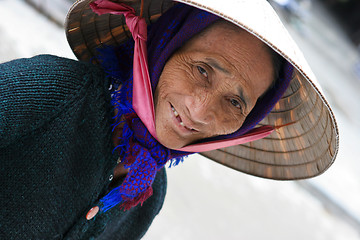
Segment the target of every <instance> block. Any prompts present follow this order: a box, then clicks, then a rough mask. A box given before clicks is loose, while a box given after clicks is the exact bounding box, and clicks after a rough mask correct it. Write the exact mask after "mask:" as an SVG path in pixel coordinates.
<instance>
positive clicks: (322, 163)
mask: <svg viewBox="0 0 360 240" xmlns="http://www.w3.org/2000/svg"><path fill="white" fill-rule="evenodd" d="M177 1H178V2H182V3H184V4H188V5H191V6H194V7H197V8H200V9H203V10H206V11H208V12H211V13H213V14H216V15H218V16H220V17H222V18H224V19H226V20H228V21H230V22H232V23H234V24H235V25H237V26H239V27H241V28H243V29H245V30H247V31H248V32H249V33H251V34H253V35H255V36H256V37H258V38H259V39H260V40H262V41H263V42H264V43H265V44H267V45H269V46H270V47H271V48H272V49H273V50H274V51H276V52H277V53H279V54H280V55H281V56H282V57H284V59H286V60H287V61H288V62H289V63H290V64H292V65H293V66H294V73H293V78H292V80H291V82H290V86H289V87H288V89H287V90H286V92H285V94H284V96H283V97H282V98H281V99H280V101H279V102H278V103H277V104H276V105H275V107H274V108H273V109H272V111H271V112H270V113H269V115H268V116H267V117H265V119H263V120H262V121H261V122H260V124H259V125H271V126H282V125H285V126H283V127H281V128H279V129H277V130H276V131H275V132H273V133H272V134H271V135H269V136H268V137H265V138H263V139H260V140H257V141H253V142H249V143H246V144H241V145H237V146H232V147H227V148H223V149H218V150H213V151H209V152H203V153H201V154H202V155H204V156H206V157H208V158H210V159H212V160H214V161H216V162H219V163H221V164H223V165H225V166H228V167H230V168H233V169H235V170H239V171H241V172H245V173H248V174H251V175H255V176H259V177H264V178H271V179H278V180H291V179H304V178H309V177H314V176H317V175H319V174H321V173H323V172H324V171H325V170H326V169H327V168H328V167H330V166H331V164H332V163H333V161H334V159H335V157H336V155H337V152H338V147H339V143H338V141H339V134H338V128H337V125H336V121H335V117H334V115H333V113H332V111H331V108H330V106H329V104H328V103H327V101H326V99H325V97H324V95H323V93H322V90H321V88H320V86H319V84H318V82H317V80H316V78H315V76H314V74H313V73H312V71H311V69H310V67H309V66H308V64H307V62H306V60H305V58H304V57H303V55H302V53H301V51H300V50H299V48H298V47H297V45H296V44H295V42H294V41H293V40H292V38H291V36H290V35H289V34H288V32H287V30H286V29H285V27H284V26H283V24H282V23H281V21H280V20H279V18H278V16H277V15H276V13H275V11H274V10H273V9H272V7H271V6H270V4H269V3H268V2H267V1H266V0H241V1H239V0H227V2H226V4H224V3H223V2H222V1H218V0H191V1H188V0H177ZM90 2H92V1H91V0H79V1H77V2H76V3H75V4H74V5H73V7H72V8H71V9H70V11H69V13H68V16H67V22H66V34H67V39H68V42H69V44H70V47H71V48H72V50H73V52H74V53H75V55H76V57H77V58H78V59H79V60H83V61H93V62H95V63H96V59H95V58H94V57H95V56H96V48H98V47H100V46H101V45H107V46H109V45H110V46H117V45H119V44H121V43H122V42H123V41H125V40H126V39H129V38H130V37H131V35H130V34H129V33H128V30H127V27H126V24H125V20H124V18H123V16H116V15H108V14H107V15H101V16H97V15H96V14H94V13H93V12H92V11H91V10H90V8H89V3H90ZM121 2H125V3H127V4H129V5H131V6H132V7H134V8H135V9H136V11H137V13H138V14H139V13H140V10H139V9H140V0H139V1H129V0H128V1H125V0H124V1H121ZM144 2H145V6H144V9H145V11H144V14H143V17H145V19H146V20H147V22H148V24H150V23H151V22H153V21H156V19H157V18H158V17H159V16H160V15H161V14H162V13H163V12H164V11H166V10H167V9H168V8H170V7H171V6H172V5H173V4H174V3H173V2H171V1H167V0H151V1H144Z"/></svg>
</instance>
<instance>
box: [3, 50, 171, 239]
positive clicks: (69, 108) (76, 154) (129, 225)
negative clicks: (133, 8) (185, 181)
mask: <svg viewBox="0 0 360 240" xmlns="http://www.w3.org/2000/svg"><path fill="white" fill-rule="evenodd" d="M108 87H109V82H108V80H107V78H106V77H105V75H104V73H103V71H102V70H101V69H99V68H98V67H96V66H94V65H91V64H87V63H82V62H78V61H73V60H69V59H64V58H59V57H55V56H49V55H42V56H37V57H34V58H30V59H19V60H15V61H12V62H8V63H4V64H1V65H0V93H1V99H0V160H1V166H0V187H1V188H0V190H1V191H0V239H139V238H141V237H142V236H143V235H144V233H145V232H146V230H147V229H148V227H149V226H150V224H151V222H152V220H153V218H154V217H155V216H156V214H157V213H158V212H159V211H160V209H161V206H162V203H163V200H164V197H165V192H166V175H165V171H164V170H161V171H160V172H158V174H157V177H156V180H155V182H154V184H153V189H154V194H153V196H152V197H151V198H149V199H148V200H147V201H146V202H145V203H144V205H143V206H142V207H141V206H137V207H135V208H133V209H131V210H129V211H126V212H124V211H123V210H120V209H119V208H118V207H114V208H113V209H111V210H109V211H107V212H105V213H98V214H97V215H96V217H95V218H93V219H92V220H90V221H87V220H86V219H85V215H86V213H87V212H88V211H89V209H90V208H92V207H93V206H95V205H96V204H97V203H98V200H99V199H100V198H101V197H103V196H104V195H105V193H106V192H107V191H108V190H109V189H108V185H109V183H110V179H111V177H110V176H112V174H113V170H114V168H115V166H116V160H117V156H116V154H113V153H112V151H113V148H114V146H113V143H112V140H111V135H112V131H111V123H112V121H113V120H112V116H113V110H112V107H111V105H110V93H109V90H108Z"/></svg>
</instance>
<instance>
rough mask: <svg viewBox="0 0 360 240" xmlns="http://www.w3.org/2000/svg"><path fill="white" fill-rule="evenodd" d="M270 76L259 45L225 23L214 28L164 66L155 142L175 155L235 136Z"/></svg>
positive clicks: (268, 63)
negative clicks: (192, 146)
mask: <svg viewBox="0 0 360 240" xmlns="http://www.w3.org/2000/svg"><path fill="white" fill-rule="evenodd" d="M272 76H273V67H272V62H271V55H270V53H269V50H268V49H266V47H265V45H264V44H263V43H262V42H261V41H260V40H258V39H257V38H256V37H254V36H252V35H251V34H249V33H248V32H246V31H245V30H240V29H239V28H238V27H236V26H234V25H231V24H229V23H226V22H224V21H220V22H217V23H215V24H213V25H212V26H210V27H209V28H207V29H206V30H205V31H204V32H203V33H201V34H199V35H197V36H195V37H194V38H192V39H191V40H189V41H188V42H187V43H186V44H185V45H184V46H183V47H182V48H181V49H180V50H178V51H177V52H176V53H175V54H174V55H173V56H172V57H171V58H170V59H169V60H168V61H167V63H166V64H165V67H164V69H163V72H162V74H161V76H160V79H159V83H158V86H157V88H156V90H155V95H154V103H155V125H156V133H157V136H158V140H159V142H160V143H161V144H163V145H164V146H166V147H168V148H170V149H178V148H181V147H183V146H186V145H188V144H190V143H193V142H195V141H198V140H200V139H203V138H208V137H213V136H217V135H225V134H230V133H233V132H235V131H237V130H238V129H239V128H240V127H241V125H242V124H243V122H244V120H245V118H246V116H247V115H248V114H249V113H250V111H251V109H252V108H253V107H254V106H255V104H256V101H257V99H258V98H259V97H260V96H261V95H262V94H263V93H264V92H265V91H266V90H267V89H268V88H269V86H270V85H271V83H272V80H273V79H272Z"/></svg>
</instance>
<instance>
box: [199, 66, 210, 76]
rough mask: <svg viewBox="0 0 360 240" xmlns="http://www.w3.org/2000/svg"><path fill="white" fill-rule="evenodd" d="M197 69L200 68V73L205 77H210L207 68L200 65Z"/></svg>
mask: <svg viewBox="0 0 360 240" xmlns="http://www.w3.org/2000/svg"><path fill="white" fill-rule="evenodd" d="M197 69H198V71H199V73H200V74H201V75H202V76H203V77H205V78H207V77H208V74H207V72H206V70H205V69H204V68H202V67H200V66H198V67H197Z"/></svg>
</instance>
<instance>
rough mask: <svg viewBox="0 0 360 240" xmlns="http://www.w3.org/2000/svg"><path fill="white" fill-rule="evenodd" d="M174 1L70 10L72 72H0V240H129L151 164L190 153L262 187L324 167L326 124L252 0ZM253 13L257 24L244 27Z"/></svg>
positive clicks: (322, 105)
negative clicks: (255, 179)
mask: <svg viewBox="0 0 360 240" xmlns="http://www.w3.org/2000/svg"><path fill="white" fill-rule="evenodd" d="M184 2H185V3H186V4H184V3H177V4H173V3H172V2H170V1H165V2H161V3H160V2H155V1H154V2H153V3H152V2H147V1H145V2H142V4H141V5H139V3H138V2H136V1H135V2H134V1H119V2H111V1H107V0H98V1H95V2H94V1H89V0H82V1H78V2H77V3H75V5H74V6H73V8H72V9H71V11H70V13H69V15H68V23H67V34H68V40H69V43H70V45H71V47H72V49H73V51H74V53H75V54H76V55H77V57H78V58H79V59H80V60H83V61H81V62H78V61H73V60H69V59H63V58H59V57H55V56H37V57H34V58H31V59H20V60H15V61H13V62H9V63H4V64H2V65H0V69H1V71H0V76H1V77H0V87H1V92H2V101H1V102H0V116H1V119H0V120H1V121H0V126H1V128H0V129H1V132H0V133H1V143H0V144H1V145H0V148H1V151H0V158H1V160H2V166H1V177H2V178H1V182H2V186H1V196H2V197H1V206H2V208H1V210H0V222H1V225H0V234H1V235H0V237H1V238H2V239H18V238H20V239H63V238H64V239H95V238H96V239H139V238H141V237H142V236H143V234H144V233H145V232H146V230H147V229H148V227H149V226H150V224H151V222H152V220H153V218H154V217H155V216H156V215H157V213H158V212H159V211H160V209H161V206H162V203H163V200H164V197H165V192H166V176H165V170H164V168H163V167H164V165H165V164H166V163H167V162H169V161H170V165H171V164H173V165H177V164H178V163H179V162H180V161H182V157H184V156H186V155H189V154H191V153H193V152H204V155H206V156H209V157H210V158H212V159H214V160H217V161H219V162H221V163H222V164H225V165H227V166H229V167H232V168H235V169H237V170H240V171H243V172H246V173H250V174H253V175H256V176H261V177H267V178H273V179H300V178H307V177H312V176H315V175H318V174H320V173H322V172H323V171H324V170H325V169H326V168H328V167H329V165H330V164H331V163H332V162H333V160H334V158H335V155H336V152H337V146H338V142H337V141H338V140H337V136H338V134H337V129H336V125H335V120H334V117H333V115H332V113H331V111H330V108H329V106H328V104H327V102H326V101H325V99H324V98H323V96H322V95H321V93H320V92H319V90H318V89H317V88H316V82H314V81H310V79H313V76H312V75H311V71H310V70H308V69H307V65H306V64H305V63H303V59H302V57H301V56H300V57H299V55H298V50H297V48H296V46H294V45H290V47H287V48H286V47H285V48H284V47H281V46H277V45H275V44H279V43H281V41H284V42H288V41H289V38H288V35H286V33H285V34H284V32H280V33H281V34H280V35H279V36H280V37H279V36H277V35H276V36H273V35H271V34H269V33H266V29H267V27H268V25H266V24H269V23H270V24H275V25H279V24H280V23H279V22H278V21H277V19H276V18H275V20H274V21H269V19H272V18H271V17H269V16H267V15H266V14H270V16H272V17H274V16H273V15H271V14H273V12H272V11H271V9H270V8H269V6H268V5H267V3H266V1H260V0H259V1H255V0H251V1H250V0H249V1H243V2H241V1H234V2H229V3H227V4H221V3H218V1H211V0H208V1H201V4H200V0H199V2H197V1H191V2H187V1H184ZM124 3H126V4H124ZM173 5H174V6H173ZM225 5H227V6H225ZM132 7H134V8H135V9H136V11H134V9H133V8H132ZM139 8H141V10H140V12H137V10H138V9H139ZM202 9H203V10H202ZM214 9H216V10H214ZM233 9H236V11H235V12H236V13H234V12H233V11H232V10H233ZM264 9H265V10H264ZM161 10H164V11H165V10H166V11H165V12H164V13H163V14H162V15H161V17H160V18H159V19H157V20H156V18H157V17H159V14H160V13H161ZM254 10H257V11H259V12H260V13H261V11H260V10H263V11H267V12H266V14H265V16H266V17H268V18H263V19H259V20H262V24H260V25H259V23H258V22H257V23H255V22H254V24H253V25H254V29H252V28H251V26H250V23H251V21H253V20H254V18H253V17H252V16H251V15H249V16H247V17H246V18H245V17H243V16H242V14H246V12H247V11H250V12H251V11H254ZM234 14H235V15H234ZM98 15H99V16H98ZM123 15H124V16H125V17H123ZM139 16H144V18H145V19H147V20H148V26H147V25H146V23H145V20H144V18H142V17H139ZM219 16H222V17H219ZM259 16H262V15H261V14H260V15H257V17H259ZM251 19H252V20H251ZM123 20H125V21H126V25H127V27H125V25H124V24H123V23H122V22H123ZM155 20H156V21H155ZM114 22H115V23H116V24H114ZM150 22H151V23H150ZM259 22H261V21H259ZM266 22H267V23H266ZM127 28H128V29H129V30H130V32H131V34H132V36H133V38H134V40H133V39H131V38H126V37H124V36H128V37H129V36H130V33H129V32H128V31H127ZM261 29H262V30H263V31H260V30H261ZM280 29H282V28H280ZM147 30H148V33H146V31H147ZM257 30H259V31H257ZM281 31H284V30H283V29H282V30H281ZM250 32H251V33H252V34H251V33H250ZM261 33H264V35H261ZM279 41H280V42H279ZM280 45H281V44H280ZM146 48H147V49H146ZM274 50H276V51H277V52H278V53H280V54H281V56H280V55H279V54H277V53H275V51H274ZM286 53H287V54H288V55H287V54H286ZM86 61H87V62H86ZM89 62H92V63H89ZM93 63H98V64H93ZM274 106H275V107H274ZM270 111H271V113H270ZM261 120H262V121H261ZM260 121H261V123H260ZM257 125H258V126H257ZM255 126H257V127H255ZM274 130H276V131H275V132H274ZM254 140H258V141H255V142H254ZM239 144H240V145H239ZM219 148H222V149H221V151H220V152H219V153H220V155H217V156H216V154H217V153H216V151H210V150H214V149H219ZM209 151H210V152H209ZM121 208H122V209H124V210H125V211H123V210H120V209H121Z"/></svg>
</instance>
